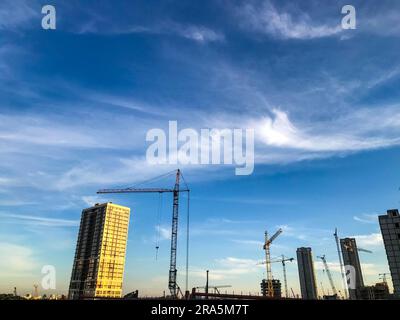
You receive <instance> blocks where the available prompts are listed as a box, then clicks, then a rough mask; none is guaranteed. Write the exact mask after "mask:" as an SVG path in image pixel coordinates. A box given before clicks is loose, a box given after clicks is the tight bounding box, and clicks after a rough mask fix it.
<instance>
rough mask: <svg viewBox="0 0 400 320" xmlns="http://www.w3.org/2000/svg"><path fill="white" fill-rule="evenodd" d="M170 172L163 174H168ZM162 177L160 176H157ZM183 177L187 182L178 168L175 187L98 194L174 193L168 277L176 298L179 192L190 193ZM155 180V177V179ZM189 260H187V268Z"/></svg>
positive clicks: (133, 189) (102, 191) (131, 189)
mask: <svg viewBox="0 0 400 320" xmlns="http://www.w3.org/2000/svg"><path fill="white" fill-rule="evenodd" d="M169 174H170V173H168V174H166V175H163V176H167V175H169ZM157 178H160V177H157ZM181 178H182V179H183V181H184V182H185V180H184V178H183V176H182V174H181V171H180V170H179V169H178V170H176V174H175V186H174V188H173V189H170V188H134V187H131V188H124V189H100V190H99V191H97V193H98V194H108V193H172V194H173V206H172V226H171V254H170V266H169V277H168V289H169V290H170V293H171V296H172V298H176V297H177V295H178V292H179V291H180V288H179V286H178V285H177V283H176V274H177V270H176V255H177V240H178V216H179V193H181V192H187V193H188V202H189V193H190V190H189V188H188V186H187V184H186V182H185V188H180V180H181ZM153 180H155V179H153ZM187 264H188V261H187V260H186V270H187V267H188V266H187ZM187 276H188V275H187V274H186V287H187Z"/></svg>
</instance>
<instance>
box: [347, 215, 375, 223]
mask: <svg viewBox="0 0 400 320" xmlns="http://www.w3.org/2000/svg"><path fill="white" fill-rule="evenodd" d="M353 219H354V220H355V221H358V222H362V223H370V224H376V223H377V222H378V215H377V214H366V213H364V214H362V215H361V216H354V217H353Z"/></svg>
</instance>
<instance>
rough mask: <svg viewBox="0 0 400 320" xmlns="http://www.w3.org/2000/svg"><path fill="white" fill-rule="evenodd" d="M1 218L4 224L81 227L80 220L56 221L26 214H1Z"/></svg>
mask: <svg viewBox="0 0 400 320" xmlns="http://www.w3.org/2000/svg"><path fill="white" fill-rule="evenodd" d="M0 217H1V218H2V222H3V223H4V222H5V223H17V224H24V225H32V226H35V227H36V226H42V227H76V226H78V225H79V221H78V220H67V219H56V218H49V217H41V216H33V215H24V214H10V213H0Z"/></svg>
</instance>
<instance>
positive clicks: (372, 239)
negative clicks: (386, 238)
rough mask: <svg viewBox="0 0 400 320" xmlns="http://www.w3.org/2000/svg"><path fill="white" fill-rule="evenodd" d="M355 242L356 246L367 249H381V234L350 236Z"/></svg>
mask: <svg viewBox="0 0 400 320" xmlns="http://www.w3.org/2000/svg"><path fill="white" fill-rule="evenodd" d="M351 238H355V239H356V241H357V245H358V246H360V247H363V248H365V249H368V248H369V247H381V248H383V238H382V234H381V233H371V234H363V235H355V236H351Z"/></svg>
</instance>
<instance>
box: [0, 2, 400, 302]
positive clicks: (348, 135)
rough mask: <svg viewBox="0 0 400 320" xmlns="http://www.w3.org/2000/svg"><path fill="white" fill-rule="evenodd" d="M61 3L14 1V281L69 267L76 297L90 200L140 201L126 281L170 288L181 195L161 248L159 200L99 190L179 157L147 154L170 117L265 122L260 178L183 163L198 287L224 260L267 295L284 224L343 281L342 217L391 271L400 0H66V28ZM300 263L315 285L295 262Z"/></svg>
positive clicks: (0, 58)
mask: <svg viewBox="0 0 400 320" xmlns="http://www.w3.org/2000/svg"><path fill="white" fill-rule="evenodd" d="M45 4H47V3H46V2H45V1H36V0H30V1H22V0H18V1H15V0H12V1H11V0H3V1H1V4H0V84H1V85H0V215H1V220H0V253H1V255H2V256H3V257H7V258H6V259H2V260H1V262H0V268H1V272H0V290H1V291H4V292H11V291H12V288H13V287H14V286H17V287H18V289H19V290H20V291H21V292H23V293H25V292H30V291H32V288H33V284H34V283H40V279H41V274H40V270H41V267H42V266H43V265H47V264H51V265H54V266H56V270H57V290H56V291H57V292H62V293H65V292H66V291H67V287H68V282H69V277H70V272H71V268H72V260H73V254H74V250H75V242H76V237H77V230H78V223H79V218H80V213H81V210H82V209H83V208H85V207H87V206H89V205H91V204H93V203H95V202H101V201H113V202H116V203H119V204H122V205H127V206H130V207H131V208H132V211H133V216H132V221H131V228H130V233H129V242H128V255H127V263H126V278H125V284H124V286H125V291H133V290H135V289H139V290H140V292H142V293H143V294H148V295H154V294H160V293H161V292H162V291H163V290H164V289H165V288H166V287H167V276H168V263H169V261H168V259H169V242H168V241H169V239H168V232H167V231H168V230H169V221H170V215H171V209H170V207H171V206H170V199H169V198H167V197H166V198H165V201H164V203H165V205H164V209H163V214H162V220H161V228H160V229H161V232H160V236H161V239H162V240H161V245H160V252H159V259H158V260H157V261H156V260H155V249H154V247H155V238H156V237H157V234H158V232H157V230H156V224H157V219H156V211H157V196H156V195H154V196H153V195H136V196H127V195H124V196H114V195H112V196H107V197H106V196H104V195H102V196H97V195H96V190H97V189H99V188H102V187H111V186H119V185H129V184H135V183H136V182H139V181H141V180H145V179H148V178H151V177H153V176H155V175H158V174H162V173H165V172H168V171H170V170H172V169H174V166H157V167H154V166H151V165H149V164H148V163H147V162H146V159H145V151H146V148H147V147H148V143H147V142H146V140H145V137H146V132H147V131H148V130H149V129H151V128H166V127H167V125H168V121H169V120H177V121H178V125H179V127H180V128H195V129H201V128H254V129H255V139H256V140H255V159H256V165H255V170H254V173H253V174H252V175H250V176H235V175H234V171H233V170H232V168H230V167H226V166H199V167H193V166H191V167H183V168H182V170H183V172H184V176H185V178H186V180H187V181H188V183H189V184H190V187H191V189H192V201H191V260H190V261H191V266H190V287H192V286H200V285H203V283H204V281H205V280H204V275H205V270H206V269H210V272H211V278H212V281H213V282H214V283H216V284H230V285H232V286H233V289H234V290H235V291H244V292H247V291H251V292H256V291H258V289H259V282H260V280H261V279H262V278H263V276H264V268H263V267H262V266H258V265H257V262H259V261H261V260H263V257H264V253H263V251H262V244H261V242H262V241H263V233H264V230H265V229H267V230H268V231H270V232H274V231H275V230H276V229H277V228H278V227H282V228H283V229H284V232H283V233H282V235H281V236H280V237H279V238H278V239H277V241H276V243H275V246H274V247H273V248H272V255H273V256H279V255H281V254H285V255H287V256H292V257H295V250H296V248H297V247H300V246H311V247H313V250H314V254H315V256H316V255H320V254H326V256H327V260H328V261H329V262H331V268H332V270H333V272H334V278H335V281H337V282H338V281H339V276H338V273H337V270H338V268H337V254H336V252H335V243H334V239H333V236H332V234H333V231H334V228H335V227H338V228H339V232H340V235H342V236H357V239H358V242H359V245H360V246H362V247H364V248H367V249H370V250H372V251H373V254H367V253H365V254H364V253H363V254H362V262H363V268H364V274H365V280H366V282H367V283H369V284H372V283H374V282H376V281H378V276H377V274H378V273H382V272H388V266H387V261H386V256H385V253H384V249H383V246H382V240H381V237H380V232H379V226H378V223H377V218H376V216H377V215H378V214H382V213H384V212H385V211H386V210H387V209H389V208H396V207H398V206H399V202H398V199H399V194H398V186H399V181H400V172H399V170H398V166H399V160H400V149H399V144H400V105H399V97H400V91H399V84H400V58H399V54H398V53H399V49H400V42H399V37H400V28H399V27H398V26H399V25H400V4H398V3H394V2H393V1H379V2H378V1H353V2H352V4H353V5H354V6H355V7H356V10H357V29H356V30H343V29H341V28H340V21H341V18H342V15H341V14H340V12H341V8H342V6H343V5H345V4H348V3H347V1H329V3H324V4H323V5H322V4H321V3H320V1H312V0H307V1H301V2H296V3H294V2H293V1H272V0H264V1H255V0H252V1H223V0H220V1H218V0H216V1H201V2H194V1H190V2H189V1H185V2H183V1H180V2H178V1H122V0H121V1H105V0H103V1H52V4H54V5H55V7H56V9H57V29H56V30H55V31H44V30H43V29H41V18H42V15H41V8H42V6H43V5H45ZM163 183H165V184H166V185H167V184H168V183H170V184H172V183H173V181H170V182H168V181H163ZM181 222H182V225H181V227H180V230H182V231H183V230H184V225H185V215H184V213H182V219H181ZM181 234H182V233H181ZM184 243H185V239H184V237H183V236H182V237H181V238H180V239H179V255H178V264H179V279H178V281H179V283H180V285H181V286H182V287H183V286H184V278H183V271H184V261H185V260H184V258H185V256H184V250H183V249H184ZM317 269H318V282H319V283H320V282H323V286H324V288H325V290H327V289H328V287H329V285H328V282H327V279H326V275H325V274H323V273H322V266H321V264H320V263H318V264H317ZM273 272H274V276H275V277H277V278H281V279H282V275H281V266H280V265H274V266H273ZM288 275H289V285H290V286H291V287H293V289H294V290H295V291H296V292H299V289H298V286H299V285H298V279H297V267H296V265H295V263H293V264H292V265H289V266H288Z"/></svg>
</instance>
